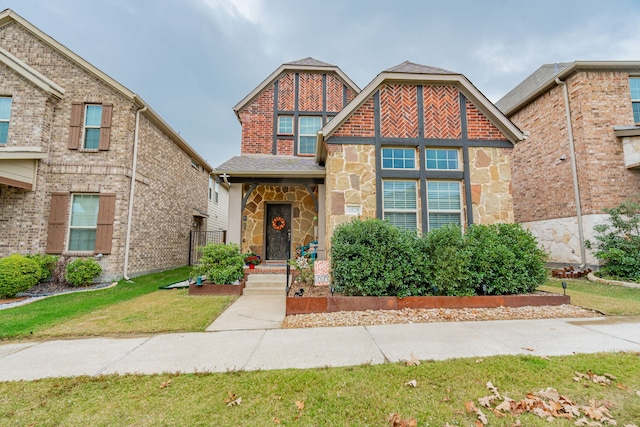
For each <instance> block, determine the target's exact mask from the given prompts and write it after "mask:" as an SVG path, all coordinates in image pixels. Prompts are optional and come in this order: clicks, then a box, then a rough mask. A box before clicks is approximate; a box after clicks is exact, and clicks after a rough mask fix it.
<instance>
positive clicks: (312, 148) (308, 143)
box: [298, 116, 322, 154]
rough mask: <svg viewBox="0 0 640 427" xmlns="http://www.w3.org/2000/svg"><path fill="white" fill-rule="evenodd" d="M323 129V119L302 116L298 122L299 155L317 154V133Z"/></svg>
mask: <svg viewBox="0 0 640 427" xmlns="http://www.w3.org/2000/svg"><path fill="white" fill-rule="evenodd" d="M321 128H322V117H309V116H302V117H300V118H299V121H298V139H299V143H298V154H315V153H316V133H317V132H318V131H319V130H320V129H321Z"/></svg>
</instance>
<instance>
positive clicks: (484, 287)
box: [482, 283, 487, 295]
mask: <svg viewBox="0 0 640 427" xmlns="http://www.w3.org/2000/svg"><path fill="white" fill-rule="evenodd" d="M482 293H483V294H484V295H486V294H487V284H486V283H483V284H482Z"/></svg>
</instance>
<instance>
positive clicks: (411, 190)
mask: <svg viewBox="0 0 640 427" xmlns="http://www.w3.org/2000/svg"><path fill="white" fill-rule="evenodd" d="M235 111H236V113H237V114H238V118H239V120H240V123H241V124H242V151H241V153H242V154H241V156H238V157H234V158H232V159H230V160H229V161H227V162H225V163H223V164H222V165H220V166H218V167H217V168H215V170H214V173H215V174H217V175H218V176H220V177H221V179H223V180H224V181H225V182H229V183H230V186H231V194H230V211H229V212H230V213H229V240H230V241H232V242H233V241H235V242H238V243H240V244H241V245H242V247H243V249H244V250H253V251H254V252H257V253H259V254H261V255H263V256H264V257H265V258H266V259H267V260H284V259H286V254H287V251H291V250H293V247H295V246H299V245H302V244H307V243H309V242H310V241H313V240H316V239H317V240H318V247H319V253H318V256H319V258H320V259H323V258H325V257H326V255H327V253H326V250H327V249H328V246H329V242H330V239H331V235H332V234H333V230H334V229H335V227H336V226H337V225H339V224H341V223H344V222H347V221H350V220H351V219H352V218H354V217H355V216H361V217H363V218H382V219H386V220H388V221H390V222H391V223H393V224H395V225H397V226H399V227H403V228H407V229H412V230H417V231H418V232H423V231H427V230H430V229H434V228H437V227H441V226H443V225H446V224H452V223H453V224H458V225H460V226H462V227H467V226H469V225H470V224H474V223H485V224H487V223H495V222H513V208H512V197H511V152H512V150H513V146H514V144H515V143H516V142H518V141H520V140H522V139H523V134H522V132H521V131H520V130H519V129H518V128H517V127H516V126H515V125H514V124H513V123H511V122H510V121H509V120H508V119H507V118H506V117H505V116H504V115H503V114H502V113H501V112H500V111H499V110H498V109H497V108H496V107H495V106H494V105H493V104H492V103H491V102H490V101H488V100H487V98H486V97H485V96H484V95H483V94H482V93H481V92H480V91H479V90H478V89H477V88H475V87H474V86H473V85H472V84H471V82H469V80H467V79H466V78H465V77H464V76H463V75H461V74H459V73H454V72H451V71H447V70H443V69H440V68H434V67H428V66H423V65H418V64H413V63H410V62H404V63H402V64H400V65H398V66H396V67H393V68H390V69H388V70H386V71H384V72H382V73H380V74H379V75H378V76H377V77H376V78H375V79H374V80H373V81H372V82H371V83H369V84H368V85H367V86H366V88H365V89H364V90H362V91H360V89H359V88H358V87H357V86H356V85H355V84H354V83H353V82H352V81H351V80H350V79H349V78H348V77H347V76H346V75H345V74H344V73H343V72H342V71H341V70H340V69H339V68H338V67H336V66H333V65H330V64H326V63H323V62H320V61H317V60H315V59H312V58H306V59H303V60H300V61H295V62H291V63H287V64H283V65H282V66H281V67H280V68H278V69H277V70H276V71H274V72H273V73H272V74H271V75H270V76H269V77H268V78H267V79H266V80H265V81H263V82H262V83H261V84H260V85H259V86H258V87H257V88H256V89H255V90H254V91H252V92H251V93H250V94H249V95H247V96H246V97H245V98H244V99H243V100H242V101H241V102H240V103H239V104H238V105H236V107H235ZM289 234H290V236H291V243H290V244H291V246H292V247H288V245H289V243H288V239H287V238H288V235H289Z"/></svg>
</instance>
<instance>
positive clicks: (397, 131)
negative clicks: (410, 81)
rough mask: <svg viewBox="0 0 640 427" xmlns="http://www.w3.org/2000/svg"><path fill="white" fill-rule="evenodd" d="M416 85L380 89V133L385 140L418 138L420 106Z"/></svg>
mask: <svg viewBox="0 0 640 427" xmlns="http://www.w3.org/2000/svg"><path fill="white" fill-rule="evenodd" d="M417 99H418V97H417V90H416V86H415V85H397V84H391V85H385V86H383V87H382V88H380V110H381V111H380V133H381V136H382V137H383V138H417V137H418V104H417Z"/></svg>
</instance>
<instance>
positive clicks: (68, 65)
mask: <svg viewBox="0 0 640 427" xmlns="http://www.w3.org/2000/svg"><path fill="white" fill-rule="evenodd" d="M0 74H1V78H0V257H4V256H7V255H10V254H12V253H22V254H33V253H43V252H46V253H49V254H57V255H70V256H72V257H85V256H97V258H98V259H99V262H100V264H101V265H102V268H103V277H104V278H116V277H123V276H125V277H127V276H128V275H131V276H134V275H138V274H141V273H144V272H150V271H157V270H163V269H167V268H171V267H176V266H180V265H185V264H187V262H188V255H189V246H188V245H189V232H190V230H192V229H194V228H195V229H198V228H202V229H205V228H206V216H207V214H206V211H207V183H208V176H209V172H210V170H211V167H210V166H209V165H207V163H206V162H205V160H204V159H203V158H202V157H201V156H199V155H198V154H197V153H196V152H195V151H194V150H193V149H192V148H191V147H190V146H189V145H188V144H187V143H186V142H185V141H184V140H183V139H182V138H181V137H180V136H179V135H178V133H177V132H175V131H174V130H173V129H171V127H169V125H168V124H167V123H166V122H165V121H164V120H163V119H162V118H161V117H160V116H159V115H158V114H157V113H155V112H154V111H153V110H152V109H151V108H150V107H149V106H148V105H147V104H146V102H145V101H144V100H142V99H141V98H140V97H139V96H138V95H136V94H135V93H133V92H131V91H130V90H128V89H127V88H125V87H124V86H122V85H121V84H120V83H118V82H117V81H115V80H113V79H112V78H110V77H109V76H107V75H106V74H104V73H103V72H101V71H100V70H98V69H97V68H95V67H94V66H93V65H91V64H89V63H88V62H86V61H85V60H84V59H82V58H81V57H79V56H78V55H77V54H75V53H73V52H72V51H70V50H69V49H67V48H66V47H65V46H63V45H61V44H60V43H58V42H57V41H55V40H54V39H53V38H51V37H50V36H48V35H46V34H44V33H43V32H42V31H40V30H39V29H38V28H36V27H34V26H33V25H32V24H30V23H29V22H27V21H26V20H25V19H23V18H22V17H20V16H19V15H17V14H16V13H15V12H13V11H11V10H9V9H7V10H5V11H3V12H1V13H0Z"/></svg>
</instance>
